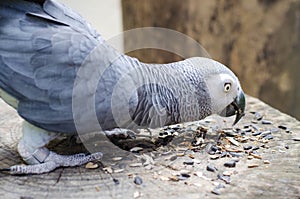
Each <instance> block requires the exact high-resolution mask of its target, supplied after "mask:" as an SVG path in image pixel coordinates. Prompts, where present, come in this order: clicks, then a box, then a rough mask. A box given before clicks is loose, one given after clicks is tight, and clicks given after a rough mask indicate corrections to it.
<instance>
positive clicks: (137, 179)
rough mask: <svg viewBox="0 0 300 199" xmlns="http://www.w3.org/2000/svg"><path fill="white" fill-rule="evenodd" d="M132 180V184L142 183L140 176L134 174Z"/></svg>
mask: <svg viewBox="0 0 300 199" xmlns="http://www.w3.org/2000/svg"><path fill="white" fill-rule="evenodd" d="M133 182H134V184H136V185H141V184H143V180H142V178H141V177H139V176H135V178H134V181H133Z"/></svg>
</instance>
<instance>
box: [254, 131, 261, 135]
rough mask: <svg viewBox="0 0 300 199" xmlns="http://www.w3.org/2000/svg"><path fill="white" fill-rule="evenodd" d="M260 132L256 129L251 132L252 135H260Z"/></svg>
mask: <svg viewBox="0 0 300 199" xmlns="http://www.w3.org/2000/svg"><path fill="white" fill-rule="evenodd" d="M260 134H261V132H260V131H256V132H254V133H252V135H253V136H257V135H260Z"/></svg>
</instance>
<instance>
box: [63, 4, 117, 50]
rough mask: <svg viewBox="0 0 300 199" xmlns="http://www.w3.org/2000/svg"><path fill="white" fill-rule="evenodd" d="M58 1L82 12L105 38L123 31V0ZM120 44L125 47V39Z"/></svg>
mask: <svg viewBox="0 0 300 199" xmlns="http://www.w3.org/2000/svg"><path fill="white" fill-rule="evenodd" d="M58 1H59V2H61V3H64V4H65V5H67V6H69V7H71V8H72V9H73V10H76V11H77V12H78V13H80V14H81V16H83V17H84V18H85V19H86V20H87V21H89V22H90V23H91V24H92V25H93V27H94V28H96V29H97V31H98V32H99V33H100V34H101V35H102V36H103V37H104V38H105V39H109V38H111V37H113V36H115V35H118V34H119V33H121V32H122V31H123V25H122V7H121V0H88V1H82V0H58ZM87 2H88V3H87ZM118 45H121V49H123V48H122V46H123V41H120V42H119V44H118ZM118 48H119V47H118Z"/></svg>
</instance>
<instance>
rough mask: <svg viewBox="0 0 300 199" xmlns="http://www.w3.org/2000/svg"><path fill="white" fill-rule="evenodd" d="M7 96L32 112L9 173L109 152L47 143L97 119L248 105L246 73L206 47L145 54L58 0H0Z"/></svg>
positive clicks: (26, 114)
mask: <svg viewBox="0 0 300 199" xmlns="http://www.w3.org/2000/svg"><path fill="white" fill-rule="evenodd" d="M94 85H96V86H94ZM0 96H1V98H2V99H3V100H4V101H6V102H7V103H8V104H10V105H11V106H12V107H13V108H15V109H16V110H17V111H18V113H19V115H20V116H21V117H22V118H23V119H24V120H25V122H24V125H23V137H22V139H21V141H20V142H19V144H18V151H19V154H20V155H21V156H22V158H23V159H24V161H25V162H26V163H28V164H29V165H16V166H12V167H10V168H9V171H10V172H11V173H45V172H49V171H52V170H53V169H55V168H57V167H61V166H76V165H81V164H84V163H86V162H88V161H92V160H96V159H100V158H101V157H102V153H101V152H96V153H92V154H90V155H85V154H76V155H69V156H63V155H59V154H57V153H54V152H52V151H49V150H48V149H47V148H46V147H45V145H46V144H47V143H49V142H50V141H51V140H53V139H54V138H56V137H57V136H58V135H61V134H67V135H74V134H76V133H78V132H79V131H80V133H89V132H93V131H97V130H99V128H98V126H100V127H101V130H102V131H104V132H105V133H106V134H108V135H110V134H114V133H116V134H118V133H119V132H123V131H122V129H129V130H135V129H136V128H139V127H151V128H155V127H161V126H165V125H171V124H176V123H181V122H187V121H195V120H201V119H203V118H205V117H207V116H209V115H211V114H219V115H221V116H233V115H236V120H235V122H234V123H236V122H238V121H239V120H240V118H241V117H242V116H243V114H244V110H245V96H244V93H243V91H242V88H241V86H240V83H239V81H238V79H237V77H236V76H235V75H234V74H233V72H231V71H230V70H229V69H228V68H227V67H225V66H224V65H222V64H220V63H218V62H216V61H213V60H211V59H207V58H200V57H194V58H189V59H186V60H184V61H179V62H175V63H170V64H146V63H142V62H140V61H139V60H137V59H135V58H132V57H129V56H127V55H124V54H121V53H119V52H117V51H116V50H115V49H114V48H112V47H111V46H110V45H108V43H106V41H104V40H103V39H102V37H101V36H100V35H99V34H98V33H97V32H96V31H95V30H94V29H93V28H92V27H91V26H90V24H89V23H87V22H86V21H85V20H84V19H83V18H82V17H81V16H80V15H79V14H77V13H76V12H74V11H72V10H71V9H70V8H67V7H66V6H64V5H62V4H60V3H58V2H56V1H55V0H27V1H25V0H1V1H0ZM91 108H92V109H94V110H90V109H91ZM93 111H94V113H93ZM94 116H95V117H94ZM93 118H96V121H97V123H98V124H96V125H95V124H94V123H92V122H90V121H93ZM97 125H98V126H97ZM120 129H121V130H120Z"/></svg>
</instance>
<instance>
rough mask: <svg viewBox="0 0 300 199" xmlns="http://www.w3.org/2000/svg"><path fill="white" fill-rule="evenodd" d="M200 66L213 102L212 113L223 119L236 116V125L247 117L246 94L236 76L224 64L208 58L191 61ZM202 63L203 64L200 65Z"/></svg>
mask: <svg viewBox="0 0 300 199" xmlns="http://www.w3.org/2000/svg"><path fill="white" fill-rule="evenodd" d="M191 61H192V62H193V64H200V65H201V66H202V67H201V68H202V70H201V73H202V74H201V75H202V76H203V77H204V79H205V83H206V86H207V88H208V93H209V96H210V100H211V111H212V113H213V114H218V115H220V116H222V117H230V116H233V115H236V118H235V120H234V123H233V125H235V124H236V123H237V122H238V121H239V120H240V119H241V118H242V117H243V116H244V115H245V113H244V112H245V106H246V100H245V94H244V92H243V90H242V87H241V85H240V82H239V80H238V78H237V77H236V76H235V74H234V73H233V72H232V71H231V70H230V69H229V68H227V67H226V66H224V65H223V64H221V63H219V62H217V61H214V60H212V59H208V58H196V59H192V60H191ZM199 62H201V63H199Z"/></svg>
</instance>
